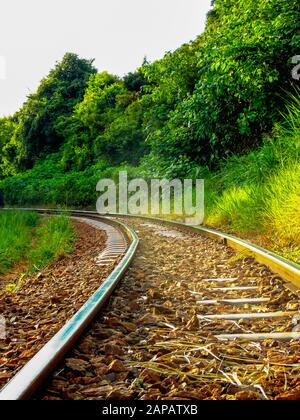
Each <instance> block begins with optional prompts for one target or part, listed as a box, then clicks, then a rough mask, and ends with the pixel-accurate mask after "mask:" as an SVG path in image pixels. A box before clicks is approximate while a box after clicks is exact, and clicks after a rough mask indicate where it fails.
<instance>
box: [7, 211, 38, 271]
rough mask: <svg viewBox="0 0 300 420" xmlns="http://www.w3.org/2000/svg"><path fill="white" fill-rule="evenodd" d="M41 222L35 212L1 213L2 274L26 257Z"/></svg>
mask: <svg viewBox="0 0 300 420" xmlns="http://www.w3.org/2000/svg"><path fill="white" fill-rule="evenodd" d="M39 220H40V216H39V215H38V214H37V213H33V212H21V211H2V212H0V274H4V273H5V272H6V271H8V270H9V269H10V268H12V266H13V265H14V263H15V262H17V261H19V260H21V259H23V258H24V257H25V255H26V252H27V251H28V249H29V247H30V245H31V241H32V238H33V235H34V229H35V227H36V226H37V225H38V223H39Z"/></svg>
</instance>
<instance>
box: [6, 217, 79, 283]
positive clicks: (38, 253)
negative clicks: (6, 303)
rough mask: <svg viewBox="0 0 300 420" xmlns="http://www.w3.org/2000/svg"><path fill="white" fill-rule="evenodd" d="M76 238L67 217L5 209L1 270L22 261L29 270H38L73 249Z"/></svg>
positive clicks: (27, 270)
mask: <svg viewBox="0 0 300 420" xmlns="http://www.w3.org/2000/svg"><path fill="white" fill-rule="evenodd" d="M74 239H75V234H74V230H73V227H72V225H71V223H70V221H69V219H67V218H66V217H63V216H52V217H47V218H42V217H41V216H40V215H38V214H37V213H33V212H25V211H2V212H1V213H0V274H2V275H4V274H5V273H7V272H8V271H9V270H10V269H12V268H13V267H14V266H15V264H21V265H22V270H25V271H26V272H33V271H38V270H40V269H42V268H43V267H45V266H47V265H48V264H49V263H51V262H52V261H55V260H57V259H58V258H60V257H61V256H63V255H65V254H66V253H69V252H71V250H72V244H73V241H74ZM16 280H17V279H16Z"/></svg>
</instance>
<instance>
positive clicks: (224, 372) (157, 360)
mask: <svg viewBox="0 0 300 420" xmlns="http://www.w3.org/2000/svg"><path fill="white" fill-rule="evenodd" d="M74 215H76V217H77V218H78V217H80V218H82V217H84V218H85V219H89V223H92V224H95V223H97V219H98V217H99V216H97V215H96V214H95V213H92V212H74V213H73V216H74ZM113 219H114V221H112V219H111V218H109V219H105V220H106V222H109V223H113V224H114V223H120V222H121V223H122V226H123V227H122V229H123V230H124V229H125V231H127V235H129V237H130V240H131V245H130V246H129V248H127V252H126V251H125V244H124V242H123V243H122V245H121V244H120V242H118V245H117V250H118V252H121V254H122V255H121V257H122V256H123V259H122V261H121V263H120V264H119V265H118V267H117V269H115V271H114V273H115V274H114V276H116V277H115V279H117V280H116V281H117V282H118V281H119V280H120V277H121V276H123V275H124V273H125V271H126V269H128V270H127V272H126V274H125V276H124V280H123V281H122V282H121V283H120V285H119V287H118V288H117V290H116V291H115V293H114V294H113V295H112V297H111V299H110V301H109V303H108V305H106V306H103V305H104V302H106V300H107V299H108V296H110V294H111V292H112V290H113V289H114V287H115V285H116V283H114V286H113V287H111V289H106V295H105V299H103V301H101V296H97V299H94V303H95V301H97V304H96V303H95V304H96V307H95V308H94V310H93V312H92V313H91V314H90V315H89V316H88V317H87V319H86V321H85V322H84V325H82V326H81V327H80V329H78V330H77V331H76V333H75V334H74V335H73V338H72V339H70V340H69V338H68V340H67V341H68V344H67V345H66V346H65V344H66V343H64V346H63V347H62V348H63V349H62V351H60V350H59V351H57V348H58V347H57V346H58V343H59V342H60V340H61V337H62V336H64V334H65V331H69V329H70V325H72V322H71V324H70V323H69V324H68V325H67V326H66V327H65V328H64V332H62V333H59V334H60V335H59V334H58V341H57V338H56V341H55V340H54V341H53V343H54V344H55V346H54V347H55V351H54V349H53V346H49V343H48V344H47V345H46V346H45V347H46V351H45V347H44V348H43V349H42V350H41V352H42V357H41V354H40V355H39V354H37V355H36V356H35V358H33V359H32V360H31V361H30V362H29V363H28V364H27V365H26V366H25V367H24V368H23V370H21V371H20V372H19V374H18V375H16V377H15V378H14V379H13V380H12V381H11V382H9V383H8V385H7V386H6V387H5V388H4V389H3V390H2V392H1V393H0V399H24V398H28V397H29V396H31V395H32V394H33V392H35V391H37V392H35V394H34V396H33V397H34V398H35V399H166V400H167V399H182V398H183V399H299V398H300V379H299V370H300V351H299V350H300V341H299V339H300V326H299V324H300V303H299V292H298V287H297V283H298V282H299V279H300V274H299V269H298V268H297V267H296V266H294V265H290V264H289V263H287V262H285V261H283V260H281V259H279V258H276V256H274V255H272V254H269V253H266V252H264V251H263V250H261V249H259V248H256V247H253V246H251V245H248V244H246V243H244V242H243V241H240V240H235V239H234V238H232V237H230V236H228V235H222V234H218V233H215V232H214V231H211V230H209V229H204V228H202V229H201V230H200V231H199V230H198V229H195V228H194V229H193V228H189V227H186V226H182V225H180V224H176V223H171V222H168V223H165V222H164V223H163V222H161V221H155V220H149V219H147V218H131V217H130V218H129V217H126V218H125V217H124V218H120V217H118V218H117V217H116V218H113ZM102 223H103V219H102ZM128 226H130V227H128ZM102 228H103V226H102ZM134 232H136V234H137V235H138V236H139V238H140V247H139V249H138V251H137V252H136V250H137V241H138V239H137V237H136V236H135V234H134ZM216 239H217V240H216ZM228 245H229V246H228ZM231 247H234V248H236V249H237V251H238V252H236V251H235V250H233V249H232V248H231ZM241 251H242V254H241V253H240V252H241ZM109 252H112V257H115V256H116V255H115V252H114V250H112V251H111V249H109ZM124 252H126V254H125V257H124ZM135 253H136V257H135V258H134V260H133V262H132V264H130V267H129V263H130V261H131V259H132V258H133V256H134V254H135ZM253 256H255V257H256V259H257V260H258V262H257V261H254V259H253ZM102 257H103V258H104V259H103V262H104V263H106V262H108V261H109V258H110V257H109V256H107V254H104V255H103V256H102ZM118 257H119V258H120V254H118ZM107 258H108V260H107ZM262 263H264V264H262ZM266 265H267V266H268V267H270V268H271V269H272V270H273V271H275V273H274V272H272V271H270V269H269V268H268V267H267V266H266ZM128 267H129V268H128ZM276 272H277V273H279V274H280V275H281V277H280V275H279V274H276ZM282 276H283V277H284V278H282ZM100 289H101V287H100ZM102 291H103V288H102ZM100 295H101V294H100ZM98 297H100V303H99V301H98ZM89 306H90V305H89V304H86V305H85V306H84V308H85V309H84V310H86V309H87V308H88V307H89ZM101 308H102V309H101ZM100 309H101V311H100V312H99V310H100ZM81 313H82V312H81ZM96 313H98V315H96V317H95V319H94V321H93V322H92V323H91V324H90V325H89V327H88V329H86V330H85V332H84V333H83V331H84V329H85V327H86V326H87V325H88V324H89V323H90V321H91V319H92V318H94V316H95V314H96ZM79 318H81V316H79ZM79 337H80V338H79ZM54 338H55V337H54ZM75 342H76V344H75V345H74V343H75ZM71 347H72V350H71V351H70V352H69V353H68V354H67V356H66V357H65V358H63V356H64V355H65V353H66V351H67V350H69V349H70V348H71ZM53 353H56V354H55V356H53ZM61 359H62V361H60V360H61ZM45 360H47V361H48V362H47V367H45V368H43V369H41V367H42V366H43V365H44V364H45ZM49 361H50V362H49ZM59 361H60V363H59V364H58V367H57V368H56V369H54V368H55V366H56V365H57V363H58V362H59ZM53 369H54V371H53ZM50 371H53V373H51V374H50V376H49V377H48V379H47V381H46V382H44V380H45V378H46V377H47V376H48V375H49V373H50ZM29 377H30V378H31V379H30V381H29ZM36 378H38V379H36ZM43 382H44V383H43ZM42 383H43V385H42V386H41V384H42Z"/></svg>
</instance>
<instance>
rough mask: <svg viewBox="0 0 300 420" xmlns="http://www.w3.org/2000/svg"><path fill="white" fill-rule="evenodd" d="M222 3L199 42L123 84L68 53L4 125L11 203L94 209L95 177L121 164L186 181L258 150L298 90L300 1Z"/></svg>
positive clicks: (2, 160) (0, 159) (0, 144)
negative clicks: (295, 58) (195, 172)
mask: <svg viewBox="0 0 300 420" xmlns="http://www.w3.org/2000/svg"><path fill="white" fill-rule="evenodd" d="M213 6H214V7H213V9H212V10H211V11H210V13H209V15H208V19H207V26H206V30H205V32H204V33H203V34H202V35H200V36H199V37H198V38H197V39H196V40H194V41H193V42H191V43H189V44H185V45H183V46H181V47H180V48H179V49H178V50H176V51H175V52H172V53H167V54H166V55H165V57H164V58H162V59H161V60H159V61H156V62H154V63H148V62H147V60H146V59H145V61H144V63H143V64H142V66H141V67H140V68H139V69H137V70H136V72H132V73H129V74H128V75H127V76H125V77H124V78H119V77H117V76H114V75H111V74H109V73H107V72H101V73H97V71H96V69H95V68H94V67H93V61H92V60H85V59H81V58H79V57H78V56H76V55H75V54H71V53H68V54H66V55H65V56H64V58H63V59H62V61H61V62H60V63H58V64H57V65H56V66H55V68H54V69H53V70H52V71H50V73H49V75H48V76H47V77H46V78H45V79H43V80H42V82H41V84H40V86H39V88H38V90H37V92H36V93H34V94H32V95H30V96H29V97H28V99H27V101H26V102H25V104H24V105H23V107H22V108H21V109H20V111H19V112H17V113H16V114H15V115H14V116H12V117H9V118H2V119H0V151H1V153H0V177H1V178H6V179H5V181H4V182H2V189H4V192H5V197H6V201H7V202H9V203H19V204H20V203H25V202H26V203H30V204H37V203H46V202H47V203H51V204H54V203H61V204H70V205H71V204H72V205H75V204H76V205H87V204H88V203H93V202H94V189H95V184H96V178H97V177H99V176H102V175H103V174H105V173H112V172H114V169H113V168H117V167H118V165H132V166H139V165H140V168H142V170H143V171H144V172H143V173H147V174H151V175H164V176H169V177H174V176H179V177H184V176H186V175H187V174H188V173H189V172H190V170H191V168H195V167H200V166H201V167H208V168H210V169H214V170H215V169H218V168H219V167H220V165H222V162H223V161H224V159H228V158H230V156H232V155H240V154H243V153H247V152H248V151H249V150H251V149H253V148H255V147H258V146H259V145H260V144H261V143H262V139H263V137H264V135H265V134H267V133H270V132H271V131H272V128H273V126H274V124H275V123H276V122H278V121H280V119H281V112H282V110H283V106H284V102H285V97H286V96H287V92H290V91H293V90H294V87H293V85H295V84H297V83H298V82H297V81H296V80H293V79H292V77H291V70H292V67H293V65H292V62H291V59H292V57H293V56H294V55H296V54H298V53H299V51H298V46H299V45H300V32H299V16H300V3H299V1H297V0H215V1H214V2H213ZM32 167H33V169H32V170H29V171H27V172H26V170H28V169H31V168H32ZM109 168H111V169H109ZM140 170H141V169H140ZM16 174H17V176H15V175H16ZM11 175H13V177H10V178H7V177H9V176H11Z"/></svg>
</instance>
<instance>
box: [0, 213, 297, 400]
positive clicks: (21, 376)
mask: <svg viewBox="0 0 300 420" xmlns="http://www.w3.org/2000/svg"><path fill="white" fill-rule="evenodd" d="M21 210H30V211H32V210H33V209H21ZM35 211H38V212H41V213H49V214H56V213H62V212H61V211H60V210H44V209H35ZM64 212H65V213H66V214H69V215H72V216H77V217H86V218H89V219H95V220H99V219H100V220H103V221H105V223H108V224H112V225H116V224H117V225H118V226H122V228H123V230H125V231H126V232H127V235H128V237H129V238H130V239H131V245H130V247H129V249H128V251H127V253H126V255H125V257H124V258H123V260H122V261H121V263H120V264H119V265H118V266H117V267H116V269H115V270H114V271H113V273H112V274H111V275H110V276H109V277H108V279H107V280H106V281H105V282H104V283H103V284H102V286H101V287H100V288H99V289H98V290H97V291H96V292H95V294H94V295H93V296H92V297H91V298H90V299H89V300H88V301H87V302H86V304H85V305H84V306H83V307H82V308H81V309H80V310H79V311H78V312H77V313H76V314H75V315H74V317H73V318H72V319H71V320H70V321H69V322H68V323H67V324H66V325H65V326H64V327H63V328H62V330H60V331H59V332H58V333H57V334H56V335H55V336H54V337H53V338H52V339H51V340H50V341H49V342H48V343H47V344H46V345H45V346H44V347H43V348H42V349H41V350H40V352H39V353H37V354H36V356H34V358H33V359H31V360H30V361H29V362H28V363H27V365H25V367H24V368H23V369H22V370H21V371H20V372H19V373H18V374H17V375H16V376H15V377H14V378H13V379H12V380H11V381H10V382H9V383H8V384H7V385H6V386H5V387H4V388H3V390H2V391H1V392H0V400H7V399H11V400H16V399H26V398H28V397H30V395H32V393H33V392H34V391H35V390H36V389H37V388H38V386H39V385H40V384H41V383H42V382H43V380H44V379H45V378H46V377H47V375H48V374H49V373H50V371H51V370H53V369H54V367H55V366H56V365H57V363H58V362H59V361H60V360H61V358H62V357H63V356H64V354H65V353H66V352H67V351H68V350H69V349H70V348H71V347H72V345H73V344H74V342H75V341H76V340H77V339H78V337H79V336H80V334H81V333H82V332H83V330H84V329H85V328H86V326H87V325H88V324H89V323H90V322H91V320H92V319H93V317H94V316H95V315H96V313H97V312H98V311H99V309H101V307H102V306H103V305H104V303H105V302H106V301H107V299H108V298H109V296H110V295H111V293H112V291H113V290H114V288H115V287H116V285H117V283H118V281H119V280H120V278H121V277H122V275H123V274H124V272H125V271H126V269H127V267H128V265H129V264H130V262H131V260H132V258H133V256H134V254H135V251H136V248H137V246H138V242H139V240H138V238H137V236H136V234H135V232H134V231H133V230H132V229H131V228H129V227H128V226H127V225H124V224H122V223H121V222H120V221H116V220H115V218H120V217H121V218H129V217H130V218H138V219H143V220H147V221H156V222H159V223H163V224H167V225H169V226H173V227H178V228H180V229H184V230H187V231H190V232H191V231H192V232H195V233H198V234H199V233H200V234H204V235H205V236H208V237H211V238H213V239H216V240H218V241H222V242H223V243H225V244H226V245H228V246H230V247H232V248H234V249H235V250H237V251H239V252H243V254H244V255H247V256H251V257H254V258H255V259H256V260H257V261H258V262H260V263H263V264H265V265H266V266H267V267H269V268H270V270H271V271H273V272H274V273H277V274H279V275H280V276H281V277H282V278H283V279H284V280H285V281H286V284H285V286H286V287H288V288H291V289H292V290H293V289H294V290H295V288H299V286H300V267H299V266H298V265H297V264H293V263H291V262H289V261H287V260H285V259H284V258H281V257H279V256H278V255H276V254H274V253H272V252H270V251H267V250H265V249H263V248H261V247H259V246H256V245H253V244H251V243H249V242H247V241H245V240H242V239H239V238H236V237H234V236H232V235H228V234H225V233H222V232H219V231H217V230H214V229H209V228H206V227H202V226H188V225H185V224H184V223H181V222H176V221H169V220H164V219H159V218H154V217H147V216H136V215H129V214H105V215H104V214H103V215H99V214H98V213H97V212H95V211H81V210H69V211H64ZM251 337H252V338H253V336H251ZM221 338H223V337H221ZM225 338H227V337H225V336H224V339H225Z"/></svg>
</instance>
